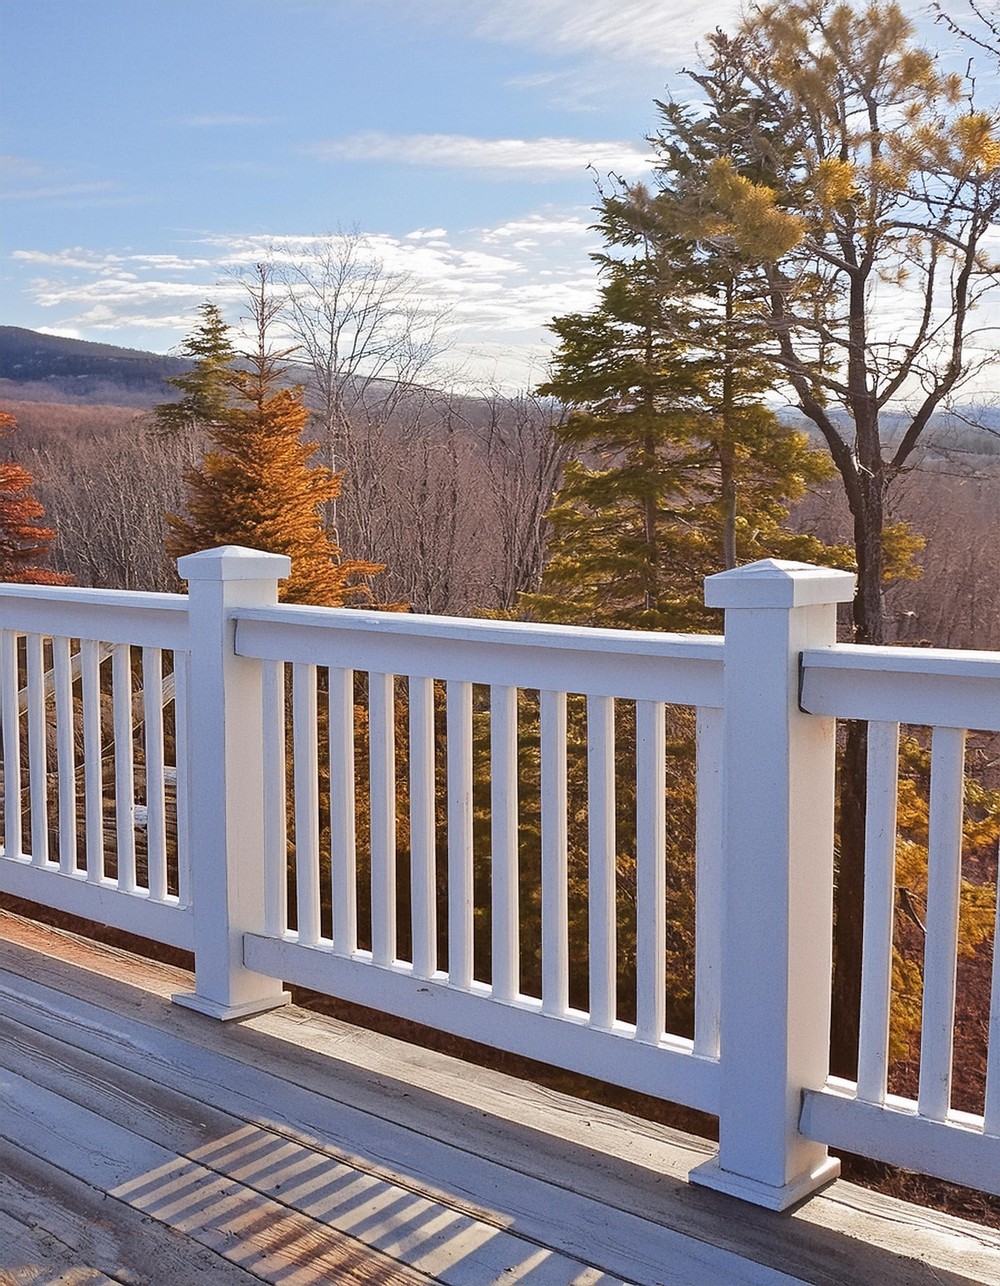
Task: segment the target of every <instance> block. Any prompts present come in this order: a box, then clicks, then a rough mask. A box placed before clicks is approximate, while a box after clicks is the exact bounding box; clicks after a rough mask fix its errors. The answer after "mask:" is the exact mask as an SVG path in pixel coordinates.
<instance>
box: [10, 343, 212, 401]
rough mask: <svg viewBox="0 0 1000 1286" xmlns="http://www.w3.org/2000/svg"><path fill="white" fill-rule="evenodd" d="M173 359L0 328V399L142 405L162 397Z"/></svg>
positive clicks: (184, 365)
mask: <svg viewBox="0 0 1000 1286" xmlns="http://www.w3.org/2000/svg"><path fill="white" fill-rule="evenodd" d="M190 365H191V363H190V362H188V361H185V360H184V359H183V358H179V357H164V356H162V355H161V354H159V353H145V352H141V351H140V350H138V349H132V348H118V347H116V346H114V345H112V344H93V343H90V342H88V341H86V340H80V339H65V338H63V337H62V336H59V335H42V334H39V333H38V332H37V331H33V330H24V329H22V328H21V327H20V326H0V399H2V400H3V401H4V402H10V401H16V402H71V403H76V404H82V405H96V404H102V403H103V404H106V405H114V406H131V407H136V408H146V407H150V406H153V405H154V404H155V403H157V402H163V401H166V400H168V398H169V396H170V389H169V388H168V387H167V386H166V385H164V382H163V381H164V380H165V379H167V378H168V377H170V376H172V375H178V374H180V373H181V372H182V371H184V370H187V369H189V368H190Z"/></svg>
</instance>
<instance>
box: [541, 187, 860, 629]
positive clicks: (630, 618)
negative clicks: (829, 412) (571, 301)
mask: <svg viewBox="0 0 1000 1286" xmlns="http://www.w3.org/2000/svg"><path fill="white" fill-rule="evenodd" d="M663 208H664V207H663V203H662V202H657V201H654V200H651V199H650V197H649V194H648V193H647V192H646V191H645V189H644V188H641V187H634V188H630V189H625V190H624V191H623V192H621V193H616V194H614V195H612V196H610V197H606V198H605V199H604V201H603V203H602V205H601V207H600V220H599V223H598V225H597V226H598V227H599V229H600V231H601V232H602V234H603V236H604V239H605V242H606V245H607V250H606V251H604V252H602V253H601V254H599V255H596V256H595V259H596V261H597V263H598V265H599V267H600V270H601V275H602V285H601V289H600V297H599V303H598V306H597V307H596V308H595V309H594V310H593V311H592V312H590V313H587V314H579V313H576V314H571V315H569V316H566V317H561V318H557V319H556V320H555V321H554V322H553V323H552V329H553V330H554V331H555V333H556V334H557V335H558V337H559V339H560V345H559V348H558V349H557V352H556V355H555V359H554V364H553V374H552V378H551V379H550V380H549V381H548V382H547V383H546V384H545V385H543V386H542V388H541V390H540V392H541V393H543V394H546V395H550V396H553V397H557V398H559V399H560V400H561V401H563V402H564V403H566V404H567V405H569V406H570V407H571V408H573V409H572V411H571V414H570V415H569V416H568V418H567V420H566V422H565V424H564V425H562V426H561V427H560V428H559V429H558V434H559V437H560V439H561V440H562V441H563V443H565V444H566V445H567V447H568V448H569V450H570V452H571V455H572V458H571V459H570V460H569V461H568V463H567V464H566V467H565V470H564V475H563V485H562V488H561V489H560V491H559V493H558V495H557V497H556V503H555V505H554V506H553V508H552V510H551V511H550V514H549V521H550V523H551V525H552V535H551V538H550V541H549V557H548V561H547V563H546V567H545V571H544V574H543V578H542V587H541V591H540V593H539V594H535V595H526V596H524V598H523V599H522V603H523V605H524V606H525V607H526V608H527V609H528V610H529V611H531V612H532V613H533V614H537V615H541V616H544V617H547V618H548V619H554V620H567V621H568V620H576V621H587V622H589V623H591V624H600V625H612V626H625V627H630V628H647V629H668V630H669V629H684V628H687V629H690V628H693V627H701V628H707V627H708V626H709V625H710V624H712V623H713V622H714V621H715V617H714V615H713V614H711V613H708V612H706V610H705V609H704V607H703V605H702V582H703V580H704V577H705V576H706V575H707V574H709V573H710V572H713V571H719V570H722V569H723V568H724V567H726V566H732V565H735V563H736V562H737V561H749V560H752V559H755V558H759V557H764V556H778V555H780V556H790V557H798V558H813V559H824V560H826V561H829V559H830V557H831V551H830V550H829V549H827V548H826V547H825V546H823V545H822V544H821V543H820V542H819V541H816V540H814V539H813V538H811V537H809V536H801V535H798V536H796V535H793V534H791V533H789V532H788V531H786V530H784V528H783V527H782V521H783V519H784V518H785V517H786V516H787V512H788V511H787V504H788V502H790V501H793V500H795V499H798V498H799V497H800V496H801V495H802V494H803V493H804V491H805V489H806V487H807V486H808V485H809V484H810V483H811V482H814V481H818V480H819V479H821V478H822V477H823V476H825V462H824V460H823V458H822V457H821V456H820V455H819V454H818V453H816V452H815V451H811V450H810V449H809V447H808V445H807V442H806V440H805V437H804V436H803V435H802V434H798V433H795V432H793V431H792V430H790V429H788V428H786V427H784V426H783V425H781V424H780V423H779V422H778V420H777V417H776V416H775V415H774V414H773V412H771V411H770V410H769V409H768V408H767V407H765V406H764V405H763V404H762V403H761V401H760V395H761V389H762V384H761V380H760V377H759V373H758V372H757V370H756V363H755V360H754V358H753V356H752V353H751V354H750V355H749V356H748V355H747V353H748V346H747V343H746V337H745V336H743V337H742V338H743V340H744V342H743V344H742V345H739V344H738V343H737V332H736V320H737V319H736V306H735V302H734V300H733V296H732V292H730V295H729V296H728V307H729V321H730V327H729V330H728V331H727V334H728V336H729V339H728V344H729V360H728V363H726V362H722V363H721V364H720V361H719V357H718V354H717V353H716V352H715V351H712V349H710V347H709V346H708V343H707V340H706V338H705V335H704V332H705V331H706V330H714V329H715V323H716V322H717V321H718V320H719V317H718V300H717V298H716V293H715V288H716V284H717V282H716V279H715V278H713V277H711V276H710V275H706V272H705V270H704V269H703V268H702V267H701V266H700V265H698V264H697V263H695V262H694V261H693V260H692V257H691V255H690V253H689V243H688V242H687V241H685V240H683V239H682V238H681V237H679V235H678V234H677V232H676V231H675V230H674V229H673V228H672V227H671V226H670V225H669V224H668V223H666V222H665V221H664V219H663V217H662V213H663ZM725 303H726V298H725V297H724V306H725ZM722 321H723V323H724V322H725V321H726V316H725V314H723V317H722ZM724 348H725V345H724ZM737 351H739V352H740V353H741V354H742V356H740V357H737ZM837 557H838V561H839V560H842V558H843V551H838V555H837Z"/></svg>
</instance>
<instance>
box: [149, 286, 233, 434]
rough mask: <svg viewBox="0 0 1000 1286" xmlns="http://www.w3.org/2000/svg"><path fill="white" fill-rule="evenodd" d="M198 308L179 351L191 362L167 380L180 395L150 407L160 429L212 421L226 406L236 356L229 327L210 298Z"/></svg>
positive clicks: (173, 430)
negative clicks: (196, 319)
mask: <svg viewBox="0 0 1000 1286" xmlns="http://www.w3.org/2000/svg"><path fill="white" fill-rule="evenodd" d="M198 312H199V314H200V317H201V320H200V322H199V323H198V325H197V326H196V327H195V329H194V330H193V331H192V332H191V334H190V335H188V336H187V338H186V339H185V340H184V342H183V343H182V344H181V353H182V354H183V355H184V356H185V357H189V358H191V359H192V361H193V362H194V365H193V366H192V368H191V370H190V371H186V372H185V373H184V374H183V375H176V376H174V377H173V378H171V379H168V380H167V381H166V382H167V383H168V384H170V385H172V387H173V388H175V389H177V390H178V391H179V392H180V394H181V397H180V398H179V399H177V400H175V401H173V402H161V403H160V404H159V405H158V406H155V407H154V408H153V415H154V417H155V420H156V425H157V427H158V428H159V430H160V431H161V432H162V433H169V434H176V433H178V432H179V431H181V430H191V429H196V428H199V427H205V426H207V425H211V424H214V423H215V422H216V421H217V420H218V419H219V418H220V417H221V416H222V414H223V413H224V412H225V411H226V409H227V408H228V406H229V400H230V394H231V392H232V370H233V363H234V361H235V360H236V350H235V349H234V348H233V344H232V339H231V337H230V331H229V327H228V326H227V325H226V323H225V321H224V320H223V318H222V313H221V312H220V311H219V309H218V308H217V307H216V305H215V304H213V303H211V302H210V301H206V302H205V303H203V304H202V305H201V306H200V307H199V309H198Z"/></svg>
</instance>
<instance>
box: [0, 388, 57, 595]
mask: <svg viewBox="0 0 1000 1286" xmlns="http://www.w3.org/2000/svg"><path fill="white" fill-rule="evenodd" d="M16 428H17V421H16V420H15V419H14V417H13V416H12V415H8V414H7V412H6V411H0V436H2V437H7V436H9V435H10V434H11V433H13V432H14V430H15V429H16ZM34 485H35V480H34V478H33V477H32V476H31V474H30V473H29V472H28V470H27V469H25V468H24V466H23V465H20V464H18V463H17V462H16V461H14V460H5V461H3V462H0V581H14V582H16V583H19V584H22V585H68V584H69V583H70V581H71V580H72V577H71V576H67V575H66V574H65V573H64V572H54V571H52V570H51V568H49V567H45V566H43V565H42V564H44V563H46V562H47V561H48V559H49V557H50V555H51V550H52V542H53V541H54V540H55V538H56V533H55V532H54V531H53V530H52V528H51V527H43V526H40V525H39V519H40V518H44V517H45V509H44V508H43V506H42V504H41V502H40V501H39V500H38V498H37V497H36V496H35V494H34V491H33V487H34Z"/></svg>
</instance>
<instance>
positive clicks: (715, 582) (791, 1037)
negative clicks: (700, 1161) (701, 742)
mask: <svg viewBox="0 0 1000 1286" xmlns="http://www.w3.org/2000/svg"><path fill="white" fill-rule="evenodd" d="M853 593H854V577H853V576H852V575H850V574H849V573H848V572H841V571H835V570H833V569H831V568H822V567H812V566H809V565H807V564H803V563H789V562H779V561H776V560H774V559H765V560H763V561H761V562H757V563H752V564H750V565H749V566H745V567H739V568H736V569H734V570H733V571H728V572H722V573H720V574H719V575H716V576H709V577H708V578H707V580H706V582H705V602H706V603H707V605H708V606H709V607H724V608H725V609H726V631H725V639H726V647H725V678H724V716H723V739H722V781H723V786H722V796H723V813H724V817H723V843H724V867H723V870H724V877H723V878H724V898H723V932H722V987H721V1066H720V1072H721V1089H720V1114H719V1153H718V1156H717V1158H714V1159H713V1160H712V1161H711V1162H708V1163H707V1164H705V1165H703V1166H699V1167H698V1168H697V1169H696V1170H695V1171H693V1172H692V1175H691V1178H692V1180H693V1181H694V1182H696V1183H701V1184H704V1185H705V1186H707V1187H711V1188H715V1189H717V1190H718V1191H721V1192H726V1193H729V1194H730V1195H732V1196H736V1197H741V1198H742V1199H743V1200H745V1201H750V1202H753V1203H754V1204H756V1205H761V1206H766V1207H768V1208H769V1209H772V1210H784V1209H786V1208H787V1207H788V1206H790V1205H793V1204H794V1203H795V1202H797V1201H799V1200H801V1198H803V1197H805V1196H807V1195H808V1194H809V1193H810V1192H813V1191H815V1190H816V1189H817V1188H819V1187H820V1186H822V1185H823V1184H825V1183H827V1182H829V1181H830V1180H831V1179H833V1178H835V1177H836V1176H837V1174H838V1173H839V1170H840V1163H839V1161H837V1160H836V1159H835V1158H832V1157H830V1156H829V1155H828V1153H827V1149H826V1147H825V1145H823V1144H819V1143H814V1142H812V1141H810V1140H809V1139H806V1138H804V1137H803V1136H802V1135H801V1134H800V1133H799V1130H798V1123H799V1113H800V1111H801V1103H802V1091H803V1090H805V1089H821V1088H822V1086H823V1085H824V1084H825V1082H826V1078H827V1073H828V1070H829V1042H830V1037H829V1032H830V975H831V967H832V951H833V947H832V940H833V827H834V779H835V721H834V720H833V719H828V718H819V717H816V716H814V715H809V714H805V713H804V712H803V711H801V710H800V709H799V701H798V695H799V654H800V652H801V651H802V649H803V648H810V647H824V646H827V645H829V644H832V643H835V642H836V604H837V603H839V602H847V601H849V600H850V599H851V598H852V597H853Z"/></svg>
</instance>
